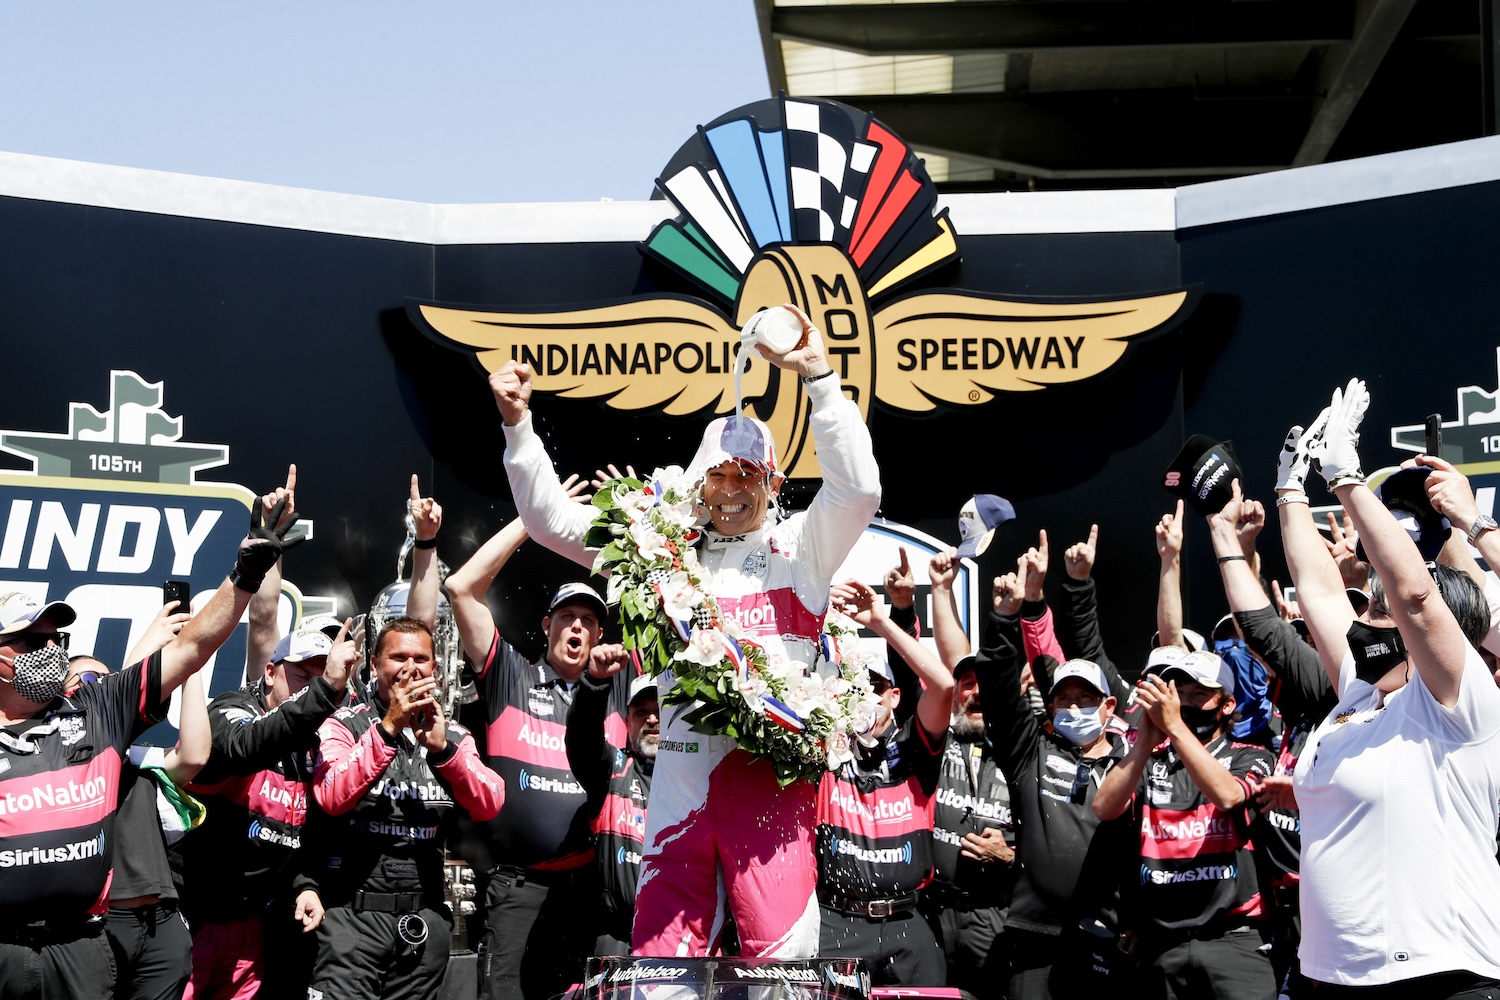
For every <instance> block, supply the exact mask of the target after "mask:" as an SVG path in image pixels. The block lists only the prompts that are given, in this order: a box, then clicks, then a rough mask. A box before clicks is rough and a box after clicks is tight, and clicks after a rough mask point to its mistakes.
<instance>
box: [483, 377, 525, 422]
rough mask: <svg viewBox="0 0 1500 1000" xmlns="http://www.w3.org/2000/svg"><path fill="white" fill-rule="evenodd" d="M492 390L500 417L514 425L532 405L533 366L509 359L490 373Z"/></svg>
mask: <svg viewBox="0 0 1500 1000" xmlns="http://www.w3.org/2000/svg"><path fill="white" fill-rule="evenodd" d="M490 392H492V393H494V395H495V406H496V407H498V408H499V410H500V419H501V420H502V421H504V422H505V423H506V424H507V425H508V426H511V427H514V426H515V425H516V424H519V423H520V422H521V420H522V418H524V417H525V416H526V411H527V410H528V409H530V407H531V367H530V366H529V365H526V364H524V363H522V362H519V361H507V362H505V364H503V365H501V366H500V367H499V369H498V370H496V371H495V372H493V373H492V374H491V375H490Z"/></svg>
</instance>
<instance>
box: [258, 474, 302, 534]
mask: <svg viewBox="0 0 1500 1000" xmlns="http://www.w3.org/2000/svg"><path fill="white" fill-rule="evenodd" d="M282 500H285V501H286V506H285V507H283V508H282V509H281V516H280V517H279V518H277V519H275V520H273V519H272V518H271V511H272V510H274V509H275V508H276V505H277V504H278V503H280V502H281V501H282ZM260 506H261V516H262V519H263V520H264V521H265V523H266V524H269V525H272V526H273V527H277V528H279V527H281V522H282V521H283V520H285V519H287V518H289V517H291V516H292V515H294V514H296V513H297V466H296V465H295V464H293V465H288V466H287V467H286V485H285V486H278V487H276V489H274V490H272V491H271V492H270V493H267V494H265V495H264V496H262V497H261V498H260Z"/></svg>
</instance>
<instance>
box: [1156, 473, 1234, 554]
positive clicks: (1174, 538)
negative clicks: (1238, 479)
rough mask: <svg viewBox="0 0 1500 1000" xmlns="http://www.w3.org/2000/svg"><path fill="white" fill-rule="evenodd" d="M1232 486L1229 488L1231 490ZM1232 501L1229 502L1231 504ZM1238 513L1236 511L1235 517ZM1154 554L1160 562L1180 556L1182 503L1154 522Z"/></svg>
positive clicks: (1179, 501)
mask: <svg viewBox="0 0 1500 1000" xmlns="http://www.w3.org/2000/svg"><path fill="white" fill-rule="evenodd" d="M1233 486H1234V484H1233V483H1231V484H1230V487H1231V489H1233ZM1233 502H1234V501H1232V500H1231V501H1230V503H1233ZM1237 514H1238V511H1236V515H1237ZM1156 554H1157V555H1158V556H1160V557H1161V561H1162V562H1166V561H1167V560H1169V559H1176V558H1177V557H1178V556H1180V555H1181V554H1182V501H1181V500H1178V501H1177V510H1176V511H1175V512H1174V513H1171V514H1163V515H1162V516H1161V520H1160V521H1158V522H1156Z"/></svg>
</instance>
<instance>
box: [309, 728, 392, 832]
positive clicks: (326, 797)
mask: <svg viewBox="0 0 1500 1000" xmlns="http://www.w3.org/2000/svg"><path fill="white" fill-rule="evenodd" d="M395 758H396V748H395V747H393V746H391V745H390V744H388V743H386V741H385V740H383V739H381V738H380V724H379V723H376V724H375V725H373V726H371V727H370V728H368V729H366V730H365V732H364V735H363V736H361V737H360V738H359V739H358V740H356V739H355V738H354V733H353V732H351V731H350V729H349V727H348V726H346V725H344V724H343V722H341V721H339V718H338V716H337V715H335V716H334V717H333V718H331V719H328V720H327V721H326V722H324V723H323V725H321V726H319V727H318V761H317V765H316V766H315V767H314V768H313V799H314V800H315V801H316V802H317V803H318V805H319V806H321V807H322V809H323V811H324V812H326V813H328V814H329V815H330V816H342V815H343V814H344V813H346V812H348V811H349V810H350V809H353V808H354V804H355V803H356V802H358V801H359V800H360V798H362V797H363V796H364V794H365V792H367V791H369V789H370V786H371V785H373V784H374V783H375V779H376V778H378V777H380V775H381V773H382V772H383V771H384V770H385V769H386V768H387V767H389V766H390V764H391V761H392V760H394V759H395Z"/></svg>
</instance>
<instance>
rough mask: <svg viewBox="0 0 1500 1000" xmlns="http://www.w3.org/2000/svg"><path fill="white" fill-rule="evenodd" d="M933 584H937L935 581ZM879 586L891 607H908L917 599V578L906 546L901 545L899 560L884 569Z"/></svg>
mask: <svg viewBox="0 0 1500 1000" xmlns="http://www.w3.org/2000/svg"><path fill="white" fill-rule="evenodd" d="M933 586H937V584H936V583H934V584H933ZM880 587H881V589H882V590H884V591H885V596H886V597H887V598H888V599H889V600H890V602H891V607H893V608H909V607H911V606H912V605H913V604H914V603H916V599H917V578H916V576H915V575H914V574H913V573H912V571H911V562H910V560H908V558H907V555H906V546H905V545H903V546H901V562H900V563H898V564H897V565H895V566H893V567H891V568H890V569H888V570H886V571H885V579H884V580H882V581H881V584H880Z"/></svg>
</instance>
